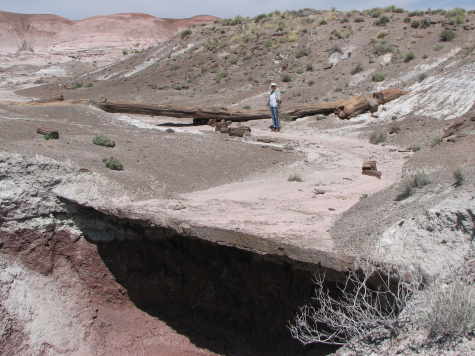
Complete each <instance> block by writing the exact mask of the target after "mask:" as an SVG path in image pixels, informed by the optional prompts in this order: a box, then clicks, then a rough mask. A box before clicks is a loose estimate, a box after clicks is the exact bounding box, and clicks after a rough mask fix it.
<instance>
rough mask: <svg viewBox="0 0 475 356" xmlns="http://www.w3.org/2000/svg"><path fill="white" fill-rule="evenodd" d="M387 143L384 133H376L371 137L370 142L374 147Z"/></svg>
mask: <svg viewBox="0 0 475 356" xmlns="http://www.w3.org/2000/svg"><path fill="white" fill-rule="evenodd" d="M385 141H386V135H385V134H384V132H382V131H379V130H377V131H374V132H372V133H371V135H370V136H369V142H370V143H371V144H373V145H378V144H380V143H383V142H385Z"/></svg>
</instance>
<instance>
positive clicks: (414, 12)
mask: <svg viewBox="0 0 475 356" xmlns="http://www.w3.org/2000/svg"><path fill="white" fill-rule="evenodd" d="M408 16H410V17H414V16H424V11H411V12H410V13H409V14H408Z"/></svg>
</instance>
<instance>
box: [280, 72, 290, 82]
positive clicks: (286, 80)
mask: <svg viewBox="0 0 475 356" xmlns="http://www.w3.org/2000/svg"><path fill="white" fill-rule="evenodd" d="M282 81H283V82H284V83H290V82H291V81H292V77H291V76H290V75H289V74H287V73H286V74H283V75H282Z"/></svg>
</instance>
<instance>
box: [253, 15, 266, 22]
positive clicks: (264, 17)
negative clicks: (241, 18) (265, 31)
mask: <svg viewBox="0 0 475 356" xmlns="http://www.w3.org/2000/svg"><path fill="white" fill-rule="evenodd" d="M266 18H267V15H266V14H260V15H257V16H256V17H255V18H254V22H256V23H258V22H261V21H262V20H264V19H266Z"/></svg>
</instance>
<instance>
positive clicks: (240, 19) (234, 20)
mask: <svg viewBox="0 0 475 356" xmlns="http://www.w3.org/2000/svg"><path fill="white" fill-rule="evenodd" d="M244 21H245V19H244V17H242V16H236V17H233V18H232V19H224V20H223V22H222V23H223V25H224V26H236V25H241V24H242V23H244Z"/></svg>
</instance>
